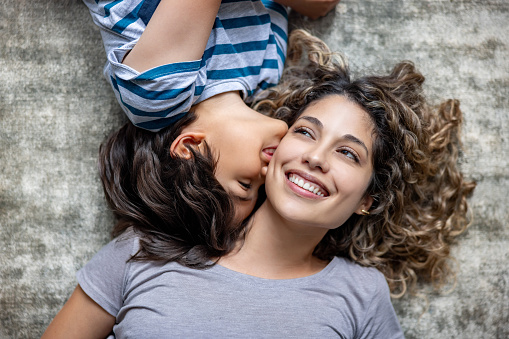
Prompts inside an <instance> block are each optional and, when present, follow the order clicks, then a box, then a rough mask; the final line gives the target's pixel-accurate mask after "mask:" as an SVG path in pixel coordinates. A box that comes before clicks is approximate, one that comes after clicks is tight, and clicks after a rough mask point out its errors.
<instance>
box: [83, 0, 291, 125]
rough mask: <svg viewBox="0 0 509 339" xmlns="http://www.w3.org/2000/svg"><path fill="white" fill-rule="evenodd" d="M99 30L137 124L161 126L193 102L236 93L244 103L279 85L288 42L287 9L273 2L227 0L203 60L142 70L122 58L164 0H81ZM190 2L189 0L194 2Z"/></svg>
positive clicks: (112, 75)
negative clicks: (132, 66) (124, 62)
mask: <svg viewBox="0 0 509 339" xmlns="http://www.w3.org/2000/svg"><path fill="white" fill-rule="evenodd" d="M83 1H84V2H85V4H86V5H87V7H88V8H89V10H90V13H91V15H92V18H93V20H94V22H95V24H96V25H97V26H99V28H100V30H101V35H102V39H103V43H104V47H105V50H106V55H107V62H106V65H105V67H104V75H105V77H106V79H107V80H108V81H109V82H110V84H111V86H112V88H113V90H114V92H115V95H116V97H117V100H118V102H119V103H120V106H121V107H122V109H123V111H124V112H125V113H126V114H127V116H128V118H129V119H130V120H131V121H132V122H133V124H134V125H136V126H138V127H141V128H144V129H147V130H151V131H158V130H160V129H162V128H164V127H166V126H169V125H171V124H172V123H174V122H175V121H177V120H178V119H179V118H181V117H182V116H183V115H184V114H186V113H187V112H189V110H190V109H191V106H192V105H194V104H197V103H199V102H201V101H203V100H205V99H207V98H210V97H212V96H214V95H217V94H220V93H225V92H230V91H239V92H240V93H241V95H242V97H243V99H244V100H245V101H246V102H249V101H250V98H252V96H253V95H256V94H257V93H258V92H260V91H261V90H263V89H266V88H268V87H271V86H274V85H276V84H277V82H278V81H279V79H280V77H281V73H282V70H283V66H284V61H285V56H286V47H287V40H288V36H287V34H288V11H287V9H286V8H285V7H283V6H281V5H279V4H277V3H275V2H272V1H267V0H263V1H259V0H223V1H222V3H221V6H220V8H219V12H218V14H217V16H216V19H215V22H214V26H213V29H212V32H211V34H210V37H209V40H208V42H207V46H206V48H205V52H204V53H203V56H202V58H201V59H200V60H192V61H186V62H178V63H172V64H167V65H162V66H158V67H155V68H152V69H149V70H147V71H145V72H141V73H140V72H138V71H136V70H134V69H132V68H131V67H128V66H126V65H124V64H122V60H123V58H124V56H125V55H126V53H127V52H128V51H130V50H131V49H132V48H133V47H134V45H135V44H136V42H137V41H138V39H139V38H140V36H141V34H142V33H143V31H144V29H145V27H146V25H147V23H148V21H149V20H150V18H151V16H152V14H153V13H154V11H155V9H156V7H157V5H158V4H159V1H160V0H116V1H111V0H106V1H104V0H83ZM190 1H191V0H190Z"/></svg>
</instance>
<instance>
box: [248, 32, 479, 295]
mask: <svg viewBox="0 0 509 339" xmlns="http://www.w3.org/2000/svg"><path fill="white" fill-rule="evenodd" d="M423 82H424V76H423V75H422V74H420V73H419V72H418V71H417V70H416V69H415V66H414V65H413V64H412V63H411V62H408V61H405V62H401V63H399V64H397V65H396V66H395V67H394V69H393V70H392V72H391V73H390V74H389V75H384V76H365V77H360V78H358V79H355V80H352V79H351V76H350V72H349V69H348V66H347V63H346V60H345V58H344V57H342V56H340V55H338V54H334V53H331V51H330V49H329V48H328V47H327V45H326V44H325V43H324V42H323V41H321V40H320V39H318V38H316V37H314V36H312V35H310V34H309V33H307V32H306V31H304V30H294V31H293V32H292V34H291V36H290V39H289V51H288V58H287V67H286V69H285V72H284V74H283V77H282V79H281V82H280V85H278V86H277V87H275V88H273V89H271V90H269V91H268V92H266V93H265V94H264V96H263V98H259V99H258V101H257V102H256V104H255V106H254V107H255V108H256V109H257V110H258V111H261V112H263V113H265V114H268V115H271V116H274V117H277V118H280V119H283V120H285V121H286V122H287V123H288V124H289V125H291V124H293V122H294V121H295V120H296V119H297V117H298V116H299V115H300V114H301V112H302V111H303V110H304V109H305V108H306V107H307V106H308V105H309V104H310V103H311V102H314V101H316V100H319V99H321V98H324V97H326V96H328V95H342V96H345V97H346V98H348V99H349V100H351V101H352V102H354V103H357V104H358V105H359V106H360V107H362V108H363V109H364V110H365V111H366V112H367V113H368V114H369V115H370V117H371V119H372V121H373V124H374V126H375V136H376V138H375V141H374V145H373V162H374V163H373V168H374V174H373V177H372V180H371V183H370V186H369V188H368V191H367V193H368V194H370V195H371V196H372V197H373V198H374V204H373V206H372V207H371V209H370V215H369V216H358V215H356V214H354V215H352V216H351V217H350V219H349V220H348V221H347V222H346V223H345V224H344V225H342V226H341V227H338V228H336V229H334V230H330V231H329V232H328V233H327V235H326V236H325V237H324V239H323V240H322V241H321V242H320V244H319V245H318V246H317V247H316V249H315V253H314V254H315V255H316V256H317V257H319V258H322V259H330V258H332V257H333V256H345V257H348V258H350V259H351V260H353V261H355V262H357V263H359V264H360V265H363V266H372V267H376V268H378V269H379V270H380V271H381V272H382V273H383V274H384V275H385V277H386V279H387V281H388V284H389V287H390V289H391V293H392V295H393V297H401V296H403V295H404V294H405V293H406V292H407V291H411V292H412V293H415V292H416V283H417V281H418V280H422V281H426V282H431V283H432V284H433V285H434V286H435V287H436V288H439V287H441V286H443V285H444V284H445V283H447V282H448V281H449V278H451V277H452V278H454V277H455V272H454V270H453V268H452V267H451V266H450V265H449V262H450V259H451V258H450V248H451V245H452V244H453V242H454V240H455V238H456V236H458V235H459V234H460V233H462V232H463V231H464V230H465V229H466V227H467V226H468V224H469V222H468V221H469V217H468V213H467V211H468V206H467V197H468V196H469V195H470V194H471V193H472V192H473V190H474V188H475V183H474V182H472V181H467V180H465V179H464V178H463V175H462V173H461V172H460V170H459V169H458V167H457V161H458V154H459V149H460V146H461V144H460V127H461V123H462V113H461V110H460V108H459V102H458V101H457V100H447V101H445V102H444V103H442V104H441V105H439V106H438V107H431V106H429V105H428V104H427V103H426V100H425V97H424V96H423V93H422V84H423Z"/></svg>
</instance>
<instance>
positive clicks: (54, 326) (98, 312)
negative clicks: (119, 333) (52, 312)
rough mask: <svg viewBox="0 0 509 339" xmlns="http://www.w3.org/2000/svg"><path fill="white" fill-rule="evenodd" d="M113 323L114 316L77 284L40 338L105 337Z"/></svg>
mask: <svg viewBox="0 0 509 339" xmlns="http://www.w3.org/2000/svg"><path fill="white" fill-rule="evenodd" d="M113 325H115V317H114V316H112V315H111V314H109V313H108V312H106V311H105V310H104V309H103V308H102V307H101V306H99V305H98V304H96V303H95V301H93V300H92V299H91V298H90V297H89V296H88V295H86V294H85V292H83V290H82V289H81V287H80V285H78V286H76V289H75V290H74V292H73V293H72V295H71V297H70V298H69V300H68V301H67V302H66V303H65V305H64V307H63V308H62V309H61V310H60V312H58V314H57V315H56V316H55V318H54V319H53V321H52V322H51V324H50V325H49V326H48V328H47V329H46V332H44V334H43V335H42V339H55V338H56V339H58V338H106V337H107V336H108V334H109V333H110V332H111V330H112V329H113Z"/></svg>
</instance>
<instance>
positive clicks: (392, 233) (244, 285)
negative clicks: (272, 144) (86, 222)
mask: <svg viewBox="0 0 509 339" xmlns="http://www.w3.org/2000/svg"><path fill="white" fill-rule="evenodd" d="M293 39H295V40H296V41H293V42H292V43H291V45H294V46H303V45H304V44H307V47H308V55H309V56H310V60H311V64H310V65H306V66H305V67H299V68H289V70H288V73H287V74H286V76H285V77H284V79H285V80H284V81H283V84H282V85H281V87H280V88H279V89H278V90H275V91H273V92H272V93H271V94H269V96H268V98H267V99H266V100H264V101H263V102H262V103H261V104H260V108H261V109H265V110H269V111H273V113H274V114H276V115H278V116H283V117H286V118H287V119H288V121H290V122H291V127H290V130H289V133H288V134H287V135H286V136H285V137H284V138H283V140H282V142H281V143H280V146H279V148H278V150H277V151H276V153H275V154H274V157H273V158H272V160H271V162H270V164H269V169H268V172H267V180H266V190H267V199H266V201H265V202H264V203H263V204H262V206H261V207H260V208H259V209H258V210H257V211H256V213H255V214H254V215H253V217H252V218H251V219H250V220H249V221H248V222H247V223H246V224H245V225H244V227H243V228H242V227H240V228H231V229H230V232H223V233H221V232H218V230H217V229H215V228H212V229H210V230H209V231H207V230H202V232H201V233H194V232H195V230H192V231H188V232H187V233H186V232H183V233H182V234H177V235H176V234H174V233H173V231H174V230H173V229H171V228H170V229H164V230H163V229H159V228H157V227H158V226H156V225H158V224H157V222H158V219H153V218H154V215H156V212H157V211H156V210H153V211H155V212H152V213H146V212H147V211H148V210H147V211H143V212H144V213H145V214H144V215H136V216H135V214H136V213H138V212H137V211H133V213H132V214H129V213H128V212H129V211H130V210H129V209H126V210H124V211H122V208H123V206H122V204H118V203H117V202H116V196H114V195H111V194H110V195H109V199H110V202H111V203H112V204H113V205H114V206H116V208H117V211H122V213H123V216H122V218H123V219H122V220H121V222H120V223H119V225H118V226H117V228H116V230H117V234H118V233H121V234H122V236H121V237H119V238H118V239H116V240H115V241H113V242H111V243H110V244H108V245H107V246H106V247H105V248H104V249H103V250H101V252H99V253H98V254H97V255H96V257H94V259H92V261H91V262H90V263H89V264H87V266H85V268H84V269H82V270H81V271H80V272H79V273H78V281H79V286H78V288H77V290H76V291H75V293H74V294H73V295H72V296H71V298H70V300H69V302H68V303H67V304H66V305H65V306H64V309H63V310H62V311H61V312H60V313H59V315H57V317H56V318H55V320H54V322H53V323H52V324H51V325H50V327H49V328H48V331H47V333H48V335H51V334H55V333H56V334H59V333H60V334H62V333H65V335H68V336H69V335H72V334H73V333H79V334H82V335H84V337H87V336H95V337H104V336H106V335H108V333H110V332H112V330H113V333H112V335H113V336H118V337H130V336H132V337H160V336H167V337H168V336H170V337H243V336H248V337H260V336H263V337H282V336H296V337H311V336H313V337H316V336H318V337H336V336H341V337H346V338H363V337H368V338H372V337H383V338H393V337H402V333H401V329H400V327H399V324H398V322H397V319H396V317H395V313H394V310H393V309H392V306H391V304H390V299H389V288H390V289H391V290H392V291H393V292H394V291H396V292H398V291H399V292H401V294H402V293H404V291H405V289H406V285H407V284H410V285H413V284H414V283H415V281H416V279H417V277H423V278H425V279H429V280H431V281H433V282H435V281H438V282H440V281H441V280H442V279H444V278H446V277H447V276H448V275H449V273H450V272H449V271H448V269H447V265H446V260H447V258H448V256H449V253H448V250H449V246H450V243H451V241H452V239H453V237H454V236H455V235H457V234H458V233H460V231H461V230H463V229H464V227H465V226H466V225H465V212H466V206H467V205H466V200H465V199H466V196H467V195H468V194H469V193H470V192H471V191H472V189H473V187H474V185H473V184H471V183H466V182H464V181H463V180H462V177H461V173H460V172H459V171H458V170H457V169H456V167H455V162H456V158H455V155H457V148H456V147H455V141H457V140H451V138H455V137H457V133H458V127H459V122H460V118H461V112H460V111H459V109H458V107H457V103H455V102H453V101H451V102H449V103H448V104H447V105H444V106H442V107H441V108H440V110H439V111H438V113H437V112H434V111H433V110H431V109H429V108H428V106H426V104H425V101H424V98H423V97H422V95H421V85H422V82H423V80H424V78H423V77H422V75H420V74H419V73H417V72H416V71H415V69H414V67H413V65H412V64H410V63H402V64H399V65H397V66H396V67H395V69H394V71H393V72H392V73H391V74H390V75H388V76H381V77H364V78H360V79H358V80H355V81H351V80H350V77H349V73H348V70H347V68H346V66H345V64H344V62H339V63H335V62H334V61H333V59H332V58H331V56H330V54H329V52H328V50H327V49H326V48H325V46H324V45H323V44H321V42H320V41H319V40H317V39H315V38H312V37H310V36H309V35H307V34H305V33H303V32H296V34H294V35H293ZM301 52H302V51H301V50H299V48H297V49H295V50H293V54H291V55H290V57H291V59H293V60H300V53H301ZM297 80H298V81H297ZM302 81H304V85H303V84H302ZM105 154H108V152H106V153H103V157H104V155H105ZM451 156H452V159H451ZM194 158H201V157H200V154H199V153H197V152H193V157H192V159H194ZM184 162H185V161H184ZM138 172H139V171H138ZM104 180H105V181H106V182H108V181H109V180H111V179H109V178H108V176H107V175H106V176H104ZM181 184H182V185H183V186H185V185H186V183H181ZM136 187H139V188H140V191H141V193H139V194H141V195H143V194H149V192H150V190H149V189H148V188H150V186H148V187H141V186H136ZM106 192H107V193H108V190H106ZM131 193H133V192H131ZM198 193H202V192H198ZM445 193H447V194H445ZM133 205H134V204H133ZM197 209H198V210H199V209H200V208H197ZM198 215H199V213H198ZM213 217H214V218H215V217H216V215H213ZM150 224H153V225H152V227H149V226H150ZM235 232H237V233H235ZM233 233H235V235H234V236H231V235H232V234H233ZM168 234H170V235H168ZM242 235H243V236H242ZM240 236H241V237H240ZM186 237H191V238H193V237H194V238H202V239H203V240H204V243H206V244H208V245H210V246H209V247H207V245H206V244H204V243H196V244H194V245H190V244H189V243H188V240H187V238H186ZM239 237H240V238H239ZM167 238H170V239H171V240H172V241H173V242H174V243H175V244H178V243H179V242H180V244H181V245H182V246H181V249H182V251H181V252H180V254H179V255H177V254H175V253H176V251H173V252H171V248H169V247H168V246H166V247H164V246H162V245H161V244H164V242H165V241H162V240H164V239H167ZM194 238H193V239H194ZM226 238H228V241H223V240H224V239H226ZM159 240H161V241H159ZM158 241H159V243H158ZM185 244H187V246H188V247H185V246H184V245H185ZM218 244H225V247H224V251H223V252H210V251H208V250H207V248H215V247H216V246H217V245H218ZM186 248H187V251H186V250H185V249H186ZM166 250H170V253H168V252H167V251H166ZM171 253H173V254H171ZM172 255H173V256H172ZM214 263H217V264H216V265H214ZM204 266H206V267H209V268H208V269H207V270H196V269H193V268H192V267H204ZM375 267H376V268H378V270H379V271H381V272H383V274H384V275H385V278H386V279H387V280H388V282H389V286H387V283H386V282H385V280H384V277H383V275H382V274H381V273H379V271H378V270H376V269H375ZM78 320H79V321H78ZM92 324H93V326H91V325H92ZM92 331H95V332H93V333H92Z"/></svg>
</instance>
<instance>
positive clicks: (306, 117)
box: [297, 116, 323, 128]
mask: <svg viewBox="0 0 509 339" xmlns="http://www.w3.org/2000/svg"><path fill="white" fill-rule="evenodd" d="M300 119H304V120H307V121H309V122H310V123H312V124H313V125H316V126H317V127H320V128H323V124H322V122H321V121H320V120H318V119H317V118H315V117H308V116H302V117H300V118H299V119H297V120H300Z"/></svg>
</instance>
